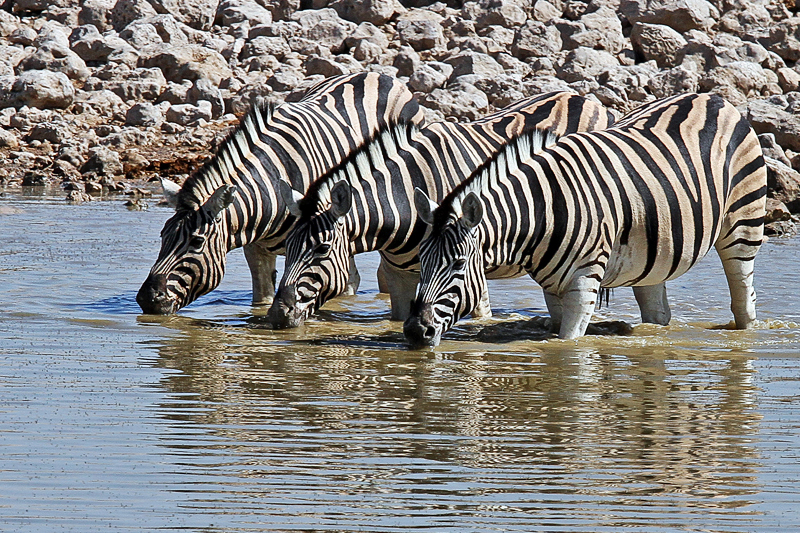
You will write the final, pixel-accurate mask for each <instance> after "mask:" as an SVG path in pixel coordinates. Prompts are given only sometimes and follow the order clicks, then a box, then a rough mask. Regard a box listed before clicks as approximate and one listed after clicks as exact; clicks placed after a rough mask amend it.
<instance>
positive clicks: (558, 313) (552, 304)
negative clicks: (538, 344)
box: [542, 289, 564, 331]
mask: <svg viewBox="0 0 800 533" xmlns="http://www.w3.org/2000/svg"><path fill="white" fill-rule="evenodd" d="M542 292H544V303H545V305H547V312H548V313H550V330H551V331H558V330H559V329H560V328H561V317H562V316H564V305H563V302H562V301H561V298H560V297H559V296H557V295H556V294H553V293H552V292H549V291H546V290H544V289H542Z"/></svg>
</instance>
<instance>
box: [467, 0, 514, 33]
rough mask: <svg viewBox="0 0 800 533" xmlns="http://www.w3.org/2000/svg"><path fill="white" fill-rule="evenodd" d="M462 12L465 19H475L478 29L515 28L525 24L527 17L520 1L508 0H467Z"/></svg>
mask: <svg viewBox="0 0 800 533" xmlns="http://www.w3.org/2000/svg"><path fill="white" fill-rule="evenodd" d="M461 13H462V16H463V17H464V18H465V19H471V20H474V21H475V27H476V28H477V29H482V28H485V27H487V26H503V27H504V28H513V27H515V26H522V25H523V24H525V20H526V18H527V15H526V14H525V11H524V10H523V9H522V7H521V5H520V4H519V3H516V2H513V1H511V2H510V1H508V0H478V1H477V2H465V3H464V6H463V7H462V9H461Z"/></svg>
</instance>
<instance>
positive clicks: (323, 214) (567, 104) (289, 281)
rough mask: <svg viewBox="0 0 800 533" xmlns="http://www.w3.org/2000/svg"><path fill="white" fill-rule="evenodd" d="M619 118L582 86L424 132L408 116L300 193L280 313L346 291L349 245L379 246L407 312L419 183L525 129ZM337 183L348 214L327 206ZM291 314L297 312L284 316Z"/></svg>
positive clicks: (449, 180) (446, 179)
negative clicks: (583, 93)
mask: <svg viewBox="0 0 800 533" xmlns="http://www.w3.org/2000/svg"><path fill="white" fill-rule="evenodd" d="M612 121H613V120H612V117H611V115H610V114H609V113H608V111H607V110H606V109H605V108H603V107H602V106H600V105H598V104H595V103H593V102H591V101H589V100H586V99H584V98H582V97H580V96H577V95H572V94H568V93H550V94H546V95H541V96H537V97H534V98H530V99H526V100H523V101H521V102H519V103H517V104H515V105H513V106H511V107H509V108H506V109H503V110H501V111H499V112H498V113H495V114H493V115H490V116H488V117H486V118H483V119H481V120H478V121H475V122H472V123H467V124H458V123H454V122H441V123H435V124H431V125H429V126H427V127H425V128H423V129H421V130H419V131H417V130H416V128H414V127H413V126H410V125H400V126H398V127H395V128H388V129H386V130H384V131H383V132H381V133H380V134H378V135H376V136H375V137H374V138H373V139H372V140H371V141H370V142H369V143H367V144H366V145H365V146H364V147H363V148H361V149H360V150H357V151H355V152H353V154H351V155H350V156H349V157H348V158H347V159H346V160H345V161H344V162H343V163H342V164H341V165H339V166H338V167H337V168H335V169H334V170H333V171H331V172H330V173H328V174H327V175H325V176H323V177H321V178H320V179H318V180H317V181H315V182H314V183H313V184H311V186H310V187H309V189H308V190H307V193H306V195H305V197H304V198H303V199H302V200H301V201H300V202H299V204H298V206H297V208H298V211H299V212H301V215H300V218H299V219H298V224H297V226H296V229H295V230H293V231H292V232H290V234H289V236H288V237H287V244H286V247H287V250H286V258H287V259H286V269H285V271H284V277H283V279H282V281H281V286H280V287H279V291H278V294H277V297H276V300H275V302H274V303H273V311H272V316H273V318H274V319H275V320H276V321H277V322H278V323H279V324H282V325H284V326H289V325H296V324H298V323H299V322H302V320H304V319H305V318H306V317H307V316H308V315H309V314H311V313H312V312H313V311H314V310H315V309H317V308H318V307H319V306H320V305H322V304H323V303H324V302H325V301H327V300H328V299H329V298H332V297H334V296H336V295H338V294H341V293H342V292H343V291H344V289H345V286H344V283H345V280H346V279H347V276H346V273H347V265H348V260H349V258H350V257H351V255H352V254H357V253H362V252H366V251H371V250H379V251H380V252H381V255H382V265H381V276H382V279H384V280H385V281H386V283H385V285H384V288H385V289H387V290H388V291H389V293H390V296H391V299H392V317H393V318H395V319H403V318H404V317H405V316H406V315H407V314H408V310H409V308H410V303H411V300H412V299H413V297H414V291H415V288H416V279H417V277H418V275H417V274H416V272H417V270H418V268H419V262H418V257H417V247H418V244H419V242H420V240H421V239H422V237H423V235H424V232H425V228H424V227H423V226H422V225H421V224H419V223H417V214H416V209H415V206H414V200H413V198H414V188H415V187H419V188H421V189H423V190H425V191H427V192H428V193H429V194H430V195H431V196H433V197H435V198H440V197H442V196H444V195H445V194H446V193H447V192H448V191H449V190H450V189H452V187H453V186H454V185H455V184H456V183H458V182H460V181H461V180H463V179H464V178H466V177H467V176H469V175H470V174H471V173H472V172H473V171H474V170H475V168H476V167H477V166H478V165H480V164H482V163H483V162H484V161H485V160H486V159H487V158H488V157H490V156H491V155H492V154H494V153H495V152H496V151H497V150H499V149H500V148H502V147H503V146H504V145H505V143H507V142H508V139H509V138H512V137H513V136H515V135H519V133H520V132H522V131H526V130H530V129H533V128H537V127H543V128H551V129H553V130H554V131H557V132H558V133H560V134H564V133H569V132H571V131H575V130H586V129H593V128H604V127H606V126H608V124H609V123H611V122H612ZM339 182H344V183H346V184H349V185H347V187H346V191H347V194H348V195H350V196H351V203H348V204H347V209H348V211H347V213H346V216H344V215H343V216H341V217H337V216H332V214H331V211H330V210H329V209H330V208H331V206H332V202H335V201H336V198H333V197H332V194H331V193H332V191H333V190H334V189H335V185H336V184H337V183H339ZM340 190H341V191H344V190H345V189H340ZM286 194H287V195H291V194H294V195H295V196H297V197H300V196H302V195H299V194H297V193H291V192H287V193H286ZM331 239H332V240H333V242H329V241H331ZM321 243H327V244H329V248H330V251H329V252H328V253H326V254H318V253H317V254H315V249H316V248H317V247H318V246H319V245H320V244H321ZM287 302H288V303H287ZM281 309H283V311H281ZM292 313H294V314H296V315H297V316H295V317H294V318H293V319H290V318H287V317H288V315H290V314H292Z"/></svg>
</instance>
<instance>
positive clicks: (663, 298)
mask: <svg viewBox="0 0 800 533" xmlns="http://www.w3.org/2000/svg"><path fill="white" fill-rule="evenodd" d="M633 295H634V296H635V297H636V303H637V304H639V311H641V313H642V322H643V323H647V324H660V325H662V326H666V325H667V324H669V321H670V319H671V318H672V313H671V312H670V310H669V302H668V301H667V286H666V284H664V283H659V284H658V285H648V286H646V287H644V286H642V287H638V286H635V287H633Z"/></svg>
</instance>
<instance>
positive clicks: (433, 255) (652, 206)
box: [403, 94, 767, 346]
mask: <svg viewBox="0 0 800 533" xmlns="http://www.w3.org/2000/svg"><path fill="white" fill-rule="evenodd" d="M766 175H767V174H766V167H765V164H764V158H763V155H762V153H761V147H760V145H759V142H758V139H757V138H756V135H755V133H754V132H753V130H752V128H751V127H750V125H749V124H748V122H747V121H746V120H745V119H744V118H743V117H742V116H741V115H740V114H739V112H738V111H737V110H736V109H735V108H734V107H733V106H732V105H731V104H729V103H727V102H726V101H725V100H723V99H722V98H721V97H719V96H716V95H708V94H703V95H700V94H685V95H680V96H675V97H671V98H667V99H664V100H659V101H656V102H654V103H651V104H648V105H645V106H643V107H641V108H639V109H637V110H635V111H633V112H632V113H631V114H629V115H628V116H626V117H623V118H622V119H621V120H620V121H619V122H618V123H617V124H616V125H615V126H614V127H612V128H609V129H607V130H604V131H595V132H589V133H575V134H571V135H567V136H563V137H560V138H558V137H557V136H554V135H551V134H549V133H547V132H542V131H534V132H532V133H529V134H526V135H522V136H520V137H519V138H518V139H516V140H515V141H513V142H511V143H509V145H508V146H507V147H506V148H505V149H504V150H502V151H500V152H499V153H498V154H497V155H496V156H495V157H494V158H493V159H491V160H489V161H487V162H486V163H485V164H484V165H482V166H481V167H480V168H479V169H477V170H476V171H475V173H473V174H472V175H471V176H470V177H469V178H468V179H467V180H464V181H463V182H462V183H460V184H459V186H458V187H457V188H456V189H454V190H453V191H451V192H450V194H448V195H447V196H446V197H445V198H444V199H443V200H442V202H441V204H439V205H437V204H436V202H434V201H432V200H431V199H430V198H429V197H428V195H427V194H426V193H425V191H424V190H421V189H420V190H417V191H415V202H416V203H417V212H418V213H419V216H420V218H421V219H422V220H423V222H424V223H425V224H427V225H428V226H429V236H428V237H427V238H426V239H425V240H424V241H423V242H422V243H421V245H420V260H421V283H420V288H419V293H418V297H417V300H416V302H415V303H414V308H413V311H412V314H411V316H410V317H409V318H408V320H407V321H406V322H405V324H404V327H403V329H404V333H405V336H406V338H407V339H408V340H409V342H410V343H411V344H412V345H414V346H436V345H437V344H438V343H439V342H440V340H441V336H442V334H443V333H444V332H446V331H447V330H448V329H449V328H450V327H451V326H452V325H453V323H454V322H455V321H456V320H458V319H459V318H461V317H463V316H465V315H467V314H468V313H469V312H470V310H471V309H473V308H474V307H475V306H476V305H478V303H479V301H480V298H481V295H482V294H483V293H484V291H485V285H486V279H485V276H484V274H483V273H484V270H485V269H486V268H488V267H491V266H494V265H517V266H519V267H521V268H522V269H524V270H525V271H526V272H527V273H529V274H530V276H531V277H532V278H533V279H534V280H535V281H536V282H537V283H538V284H539V285H541V287H542V288H543V289H544V294H545V303H546V304H547V306H548V309H549V310H550V313H551V318H552V321H553V323H554V324H555V330H556V331H558V335H559V337H561V338H564V339H574V338H576V337H579V336H582V335H584V334H585V332H586V328H587V326H588V324H589V320H590V318H591V316H592V312H593V310H594V308H595V303H596V300H597V295H598V292H599V291H600V290H601V289H605V288H610V287H618V286H632V287H633V290H634V294H635V296H636V300H637V302H638V304H639V307H640V311H641V317H642V321H643V322H650V323H656V324H662V325H666V324H668V323H669V321H670V318H671V313H670V309H669V304H668V301H667V293H666V287H665V282H666V281H668V280H671V279H674V278H676V277H678V276H680V275H682V274H684V273H685V272H686V271H687V270H689V268H691V267H692V266H693V265H695V264H696V263H697V262H698V261H699V260H700V259H701V258H702V257H703V256H705V255H706V253H707V252H708V251H709V249H710V248H711V246H712V245H714V246H715V247H716V249H717V252H718V254H719V257H720V259H721V260H722V265H723V268H724V271H725V274H726V277H727V280H728V286H729V289H730V296H731V302H732V303H731V310H732V311H733V315H734V319H735V324H736V327H737V328H740V329H745V328H750V327H753V325H754V322H755V319H756V309H755V298H756V296H755V290H754V289H753V263H754V258H755V255H756V252H757V251H758V249H759V246H760V245H761V242H762V236H763V223H764V212H765V201H766V200H765V195H766Z"/></svg>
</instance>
